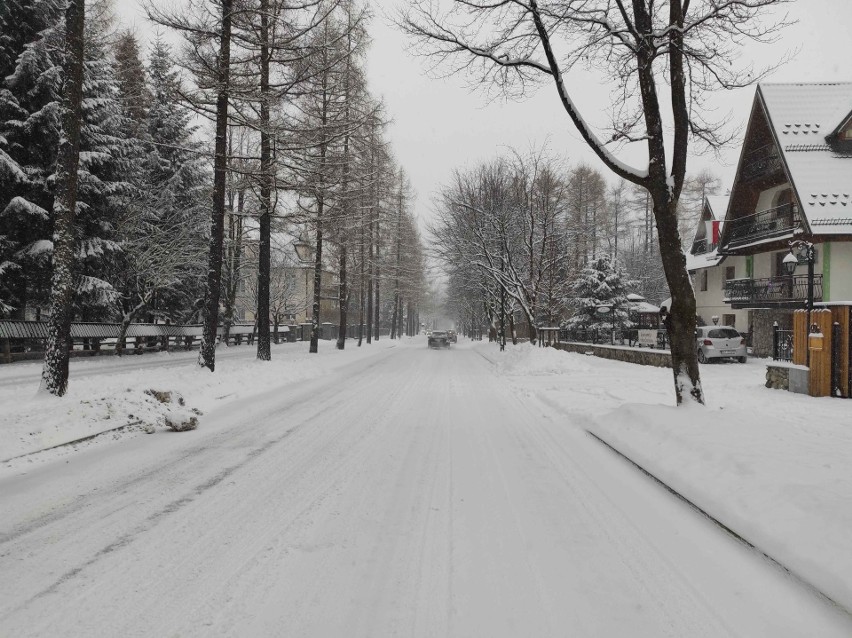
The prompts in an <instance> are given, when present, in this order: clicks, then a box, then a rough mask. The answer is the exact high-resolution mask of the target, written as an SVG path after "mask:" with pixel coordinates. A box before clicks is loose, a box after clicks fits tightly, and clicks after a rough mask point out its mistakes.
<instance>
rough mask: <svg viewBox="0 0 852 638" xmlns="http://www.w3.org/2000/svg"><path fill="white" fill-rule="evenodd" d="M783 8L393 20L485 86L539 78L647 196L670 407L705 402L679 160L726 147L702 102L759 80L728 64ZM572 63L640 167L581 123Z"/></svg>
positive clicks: (501, 13) (437, 15)
mask: <svg viewBox="0 0 852 638" xmlns="http://www.w3.org/2000/svg"><path fill="white" fill-rule="evenodd" d="M789 1H790V0H668V1H667V2H658V1H655V0H632V1H631V2H627V1H626V0H586V1H583V2H565V1H564V0H496V1H492V0H455V1H454V2H452V3H451V7H450V9H449V10H448V11H442V10H440V8H439V5H438V4H436V3H434V2H432V1H430V0H412V2H411V4H410V6H409V8H407V9H405V10H404V11H403V12H402V13H401V14H400V16H399V20H398V21H399V24H400V25H401V26H402V27H403V28H404V29H405V30H406V31H407V32H408V33H409V34H410V35H411V36H413V37H414V38H415V39H416V40H417V41H418V42H419V44H420V45H421V47H422V50H423V52H424V54H426V55H430V56H434V57H435V58H436V59H437V61H438V62H439V63H443V64H445V65H446V66H449V68H450V69H451V70H453V71H461V70H465V71H467V72H470V73H473V74H474V75H475V77H476V78H477V79H478V80H479V81H481V82H483V83H485V84H486V85H488V86H491V87H496V88H498V89H499V90H502V91H504V92H506V93H510V94H511V93H514V94H523V93H524V91H525V90H526V88H527V86H528V85H529V84H531V83H535V82H539V81H542V80H547V79H550V80H551V81H552V82H553V84H554V87H555V89H556V93H557V97H558V99H559V101H560V103H561V104H562V106H563V108H564V110H565V112H566V114H567V116H568V117H569V118H570V120H571V121H572V122H573V124H574V126H575V127H576V128H577V130H578V131H579V133H580V135H581V136H582V138H583V140H584V141H585V142H586V144H587V145H588V146H589V148H591V150H592V151H593V152H594V153H595V154H596V155H597V156H598V157H599V158H600V160H601V161H602V162H603V163H604V165H606V166H607V167H608V168H609V169H610V170H611V171H612V172H613V173H615V174H616V175H618V176H619V177H621V178H623V179H625V180H627V181H629V182H632V183H633V184H636V185H638V186H641V187H642V188H644V189H645V190H646V191H647V192H648V194H649V197H650V199H651V202H652V204H653V210H654V217H655V220H656V226H657V230H658V237H659V242H660V253H661V257H662V263H663V268H664V271H665V274H666V279H667V281H668V285H669V289H670V290H671V293H672V309H671V320H670V321H669V322H668V326H669V333H670V335H669V336H670V341H671V351H672V369H673V373H674V388H675V397H676V401H677V404H681V403H682V402H683V401H684V399H687V400H690V401H692V402H696V403H700V404H703V403H704V393H703V390H702V388H701V381H700V375H699V370H698V361H697V358H696V351H695V343H694V331H695V321H696V320H695V297H694V294H693V292H692V286H691V284H690V280H689V274H688V272H687V271H686V262H685V258H684V255H683V252H682V250H681V240H680V233H679V232H678V224H677V205H678V200H679V198H680V194H681V191H682V189H683V185H684V178H685V175H686V161H687V151H688V148H689V144H690V141H691V140H692V141H696V142H698V143H699V144H702V145H704V146H710V147H716V146H718V145H720V144H723V143H724V142H725V141H726V139H727V138H726V136H725V134H724V132H723V129H722V128H720V126H719V124H718V123H714V122H709V121H707V120H706V119H705V118H704V114H705V113H706V110H705V109H704V108H703V107H704V105H705V104H704V103H705V99H706V96H707V93H708V91H710V90H713V89H716V88H720V87H721V88H734V87H740V86H744V85H746V84H749V83H751V82H754V81H755V80H756V79H757V78H758V77H759V76H760V74H759V73H755V72H754V70H753V69H751V68H749V67H743V66H742V65H741V64H740V63H739V62H740V60H739V46H740V45H741V44H743V43H744V42H750V41H751V42H765V41H770V40H772V39H773V37H774V36H775V35H776V34H777V33H778V31H779V29H780V28H781V27H782V26H784V24H785V21H784V19H780V20H774V21H768V22H767V21H765V18H766V14H767V12H768V10H770V9H772V8H773V7H777V6H780V5H783V4H785V3H787V2H789ZM581 65H585V66H586V67H587V68H589V69H595V70H596V72H600V73H601V74H602V75H603V77H605V78H606V79H607V80H609V81H611V86H612V90H613V93H614V96H615V98H616V99H615V100H614V103H615V104H616V107H615V109H614V112H613V121H612V127H611V131H610V132H609V135H608V137H609V141H610V142H614V143H630V142H641V143H642V144H644V146H645V149H646V150H647V156H648V159H647V165H646V166H644V167H638V168H636V167H632V166H629V165H627V164H626V163H624V162H623V161H621V160H620V159H619V158H618V157H617V155H616V153H615V152H614V151H613V150H612V149H611V148H610V147H609V145H608V142H605V141H604V139H602V137H601V136H600V135H599V134H598V133H597V132H596V131H595V130H594V129H593V128H592V127H591V126H590V125H589V124H588V123H587V119H586V118H584V117H583V115H582V114H581V112H580V110H579V108H578V107H577V104H576V103H575V102H574V100H573V99H572V95H573V94H574V90H573V89H570V88H569V86H570V85H569V80H570V78H569V77H568V72H569V71H571V70H572V69H573V68H575V67H578V66H581ZM666 99H668V101H669V103H670V104H669V108H668V109H667V108H664V106H663V100H666ZM667 111H668V112H670V114H671V115H670V117H667V115H666V113H667ZM667 149H668V152H669V153H670V155H669V154H668V153H667Z"/></svg>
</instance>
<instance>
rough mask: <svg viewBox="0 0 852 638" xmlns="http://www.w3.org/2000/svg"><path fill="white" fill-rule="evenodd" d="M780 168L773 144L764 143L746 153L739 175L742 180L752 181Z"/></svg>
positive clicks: (778, 157) (779, 159)
mask: <svg viewBox="0 0 852 638" xmlns="http://www.w3.org/2000/svg"><path fill="white" fill-rule="evenodd" d="M781 168H782V164H781V157H780V156H779V155H778V150H777V149H776V148H775V144H766V145H764V146H761V147H760V148H756V149H754V150H753V151H749V152H748V153H746V155H745V157H744V158H743V168H742V171H741V173H740V175H741V176H742V179H743V180H745V181H752V180H755V179H760V178H761V177H766V176H767V175H772V174H773V173H775V172H777V171H780V170H781Z"/></svg>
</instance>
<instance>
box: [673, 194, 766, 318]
mask: <svg viewBox="0 0 852 638" xmlns="http://www.w3.org/2000/svg"><path fill="white" fill-rule="evenodd" d="M729 199H730V198H729V197H728V196H727V195H724V196H722V195H719V196H716V195H710V196H707V197H705V198H704V205H703V207H702V213H701V217H700V219H699V221H698V225H697V226H696V229H695V235H694V237H693V239H692V245H691V248H690V250H689V253H688V254H687V256H686V268H687V270H689V274H690V275H691V276H692V286H693V288H694V290H695V304H696V314H697V316H698V324H699V325H706V326H709V325H717V324H718V325H722V326H730V327H732V328H735V329H737V330H739V331H740V332H742V333H747V332H748V331H749V327H750V324H749V317H748V312H747V311H745V310H735V309H733V308H731V306H730V304H727V303H725V284H726V283H727V282H728V281H730V280H733V279H737V278H739V277H745V275H746V266H745V258H744V257H737V256H727V255H724V254H722V253H720V252H719V238H720V236H721V232H722V229H723V228H724V225H725V213H727V210H728V201H729Z"/></svg>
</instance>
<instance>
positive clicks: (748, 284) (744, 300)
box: [725, 275, 822, 308]
mask: <svg viewBox="0 0 852 638" xmlns="http://www.w3.org/2000/svg"><path fill="white" fill-rule="evenodd" d="M807 300H808V276H807V275H792V276H785V277H768V278H766V279H731V280H729V281H726V282H725V303H729V304H731V308H770V307H771V308H804V307H805V304H806V302H807ZM814 301H822V275H814Z"/></svg>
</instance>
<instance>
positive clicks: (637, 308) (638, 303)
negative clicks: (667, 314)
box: [627, 294, 660, 314]
mask: <svg viewBox="0 0 852 638" xmlns="http://www.w3.org/2000/svg"><path fill="white" fill-rule="evenodd" d="M631 297H639V299H638V300H634V299H631ZM627 301H628V304H627V305H628V306H629V307H630V310H631V311H632V312H643V313H648V314H653V313H657V312H660V309H659V308H658V307H657V306H655V305H654V304H652V303H648V302H647V301H645V297H642V296H641V295H635V294H633V295H627Z"/></svg>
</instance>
